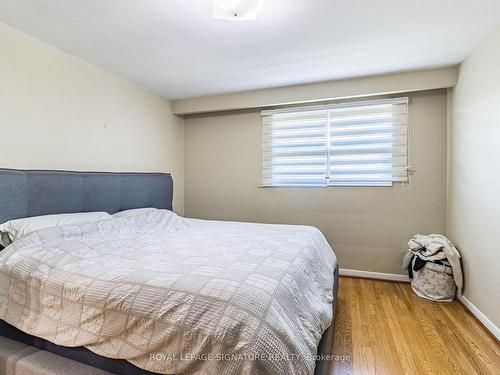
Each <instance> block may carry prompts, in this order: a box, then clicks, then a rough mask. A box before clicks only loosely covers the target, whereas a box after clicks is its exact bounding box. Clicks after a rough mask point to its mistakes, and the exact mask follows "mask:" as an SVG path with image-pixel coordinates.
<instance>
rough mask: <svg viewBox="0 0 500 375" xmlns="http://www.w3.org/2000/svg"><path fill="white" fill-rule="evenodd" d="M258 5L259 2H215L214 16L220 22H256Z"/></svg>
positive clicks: (229, 0) (231, 0) (238, 0)
mask: <svg viewBox="0 0 500 375" xmlns="http://www.w3.org/2000/svg"><path fill="white" fill-rule="evenodd" d="M258 5H259V0H214V9H213V16H214V18H217V19H219V20H234V21H249V20H254V19H255V18H256V17H257V6H258Z"/></svg>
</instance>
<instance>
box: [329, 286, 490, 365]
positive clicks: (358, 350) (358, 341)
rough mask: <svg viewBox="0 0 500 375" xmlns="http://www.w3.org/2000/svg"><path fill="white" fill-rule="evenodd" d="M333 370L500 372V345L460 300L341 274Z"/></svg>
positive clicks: (408, 287)
mask: <svg viewBox="0 0 500 375" xmlns="http://www.w3.org/2000/svg"><path fill="white" fill-rule="evenodd" d="M338 298H339V299H338V302H337V315H336V322H335V336H334V343H333V354H335V355H337V356H338V358H335V360H334V361H333V366H332V370H331V374H335V375H344V374H356V375H357V374H370V375H373V374H388V375H392V374H394V375H399V374H411V375H426V374H436V375H445V374H464V375H472V374H495V375H498V374H500V345H499V344H498V342H496V341H495V340H494V339H493V338H492V337H491V336H490V335H489V334H488V333H487V331H486V330H485V329H484V328H483V327H482V326H481V325H480V324H479V323H478V322H477V321H476V320H475V319H474V317H473V316H471V315H470V314H469V313H468V311H467V310H466V309H465V307H464V306H463V305H462V304H460V302H458V301H456V300H455V301H453V302H452V303H437V302H430V301H427V300H424V299H422V298H419V297H417V296H416V295H415V294H414V293H413V292H412V291H411V288H410V285H409V284H407V283H395V282H387V281H375V280H366V279H354V278H348V277H341V278H340V281H339V294H338Z"/></svg>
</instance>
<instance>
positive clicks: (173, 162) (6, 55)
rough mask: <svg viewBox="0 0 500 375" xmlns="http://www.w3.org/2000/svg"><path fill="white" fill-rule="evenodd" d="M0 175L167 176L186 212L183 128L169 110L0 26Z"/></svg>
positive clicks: (134, 88) (131, 87)
mask: <svg viewBox="0 0 500 375" xmlns="http://www.w3.org/2000/svg"><path fill="white" fill-rule="evenodd" d="M0 54H1V55H0V131H1V137H2V138H1V141H0V167H4V168H34V169H37V168H38V169H70V170H92V171H151V172H171V173H172V175H173V179H174V209H175V210H176V211H177V212H180V213H182V212H183V208H184V127H183V119H181V118H179V117H177V116H174V115H173V114H172V111H171V105H170V103H169V102H168V101H167V100H165V99H163V98H161V97H160V96H158V95H155V94H151V93H148V92H146V91H145V90H143V89H141V88H139V87H138V86H136V85H133V84H131V83H129V82H127V81H125V80H123V79H121V78H119V77H117V76H115V75H112V74H110V73H107V72H105V71H103V70H101V69H99V68H97V67H95V66H93V65H91V64H89V63H87V62H85V61H83V60H80V59H78V58H75V57H73V56H70V55H68V54H66V53H64V52H62V51H60V50H58V49H55V48H53V47H51V46H49V45H47V44H44V43H42V42H40V41H38V40H36V39H34V38H32V37H30V36H28V35H26V34H24V33H21V32H19V31H17V30H14V29H12V28H10V27H8V26H7V25H5V24H1V23H0Z"/></svg>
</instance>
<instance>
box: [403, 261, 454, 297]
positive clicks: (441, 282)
mask: <svg viewBox="0 0 500 375" xmlns="http://www.w3.org/2000/svg"><path fill="white" fill-rule="evenodd" d="M416 259H417V257H414V258H413V260H412V264H411V267H412V268H413V265H414V263H415V260H416ZM446 263H447V262H446ZM411 287H412V289H413V291H414V292H415V293H416V294H417V295H418V296H419V297H422V298H426V299H429V300H431V301H442V302H451V301H453V299H454V298H455V294H456V292H457V286H456V285H455V279H454V278H453V269H452V268H451V266H450V265H449V264H436V263H432V262H427V263H426V264H425V266H424V267H423V268H421V269H420V270H418V271H413V279H412V280H411Z"/></svg>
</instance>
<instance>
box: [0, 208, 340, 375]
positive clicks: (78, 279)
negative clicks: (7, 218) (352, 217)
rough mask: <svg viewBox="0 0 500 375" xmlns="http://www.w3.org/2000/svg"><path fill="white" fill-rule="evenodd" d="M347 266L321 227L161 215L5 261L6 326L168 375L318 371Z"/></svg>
mask: <svg viewBox="0 0 500 375" xmlns="http://www.w3.org/2000/svg"><path fill="white" fill-rule="evenodd" d="M334 266H335V257H334V255H333V252H332V250H331V248H330V246H329V245H328V243H327V242H326V240H325V238H324V237H323V235H322V234H321V232H320V231H319V230H317V229H315V228H312V227H306V226H288V225H267V224H248V223H236V222H220V221H203V220H190V219H183V218H181V217H179V216H177V215H175V214H173V213H171V212H168V211H164V210H159V211H155V212H153V213H149V214H143V215H138V216H134V217H129V218H116V219H112V220H107V221H99V222H93V223H87V224H83V225H75V226H63V227H54V228H49V229H43V230H41V231H38V232H34V233H32V234H29V235H27V236H25V237H23V238H21V239H19V240H18V241H16V242H15V243H14V244H12V245H10V246H9V247H7V248H6V249H5V250H3V251H2V252H0V319H3V320H5V321H6V322H8V323H10V324H12V325H14V326H15V327H17V328H18V329H20V330H22V331H24V332H27V333H29V334H31V335H35V336H38V337H42V338H44V339H46V340H49V341H51V342H54V343H56V344H58V345H64V346H86V347H87V348H89V349H90V350H92V351H94V352H95V353H97V354H100V355H103V356H106V357H110V358H122V359H126V360H127V361H129V362H131V363H133V364H135V365H136V366H138V367H140V368H143V369H146V370H149V371H154V372H159V373H165V374H194V373H200V374H312V373H313V370H314V364H315V357H314V356H315V354H316V347H317V345H318V342H319V340H320V338H321V335H322V332H323V331H324V330H325V329H326V328H327V327H328V326H329V325H330V323H331V318H332V311H331V302H332V283H333V270H334Z"/></svg>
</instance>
